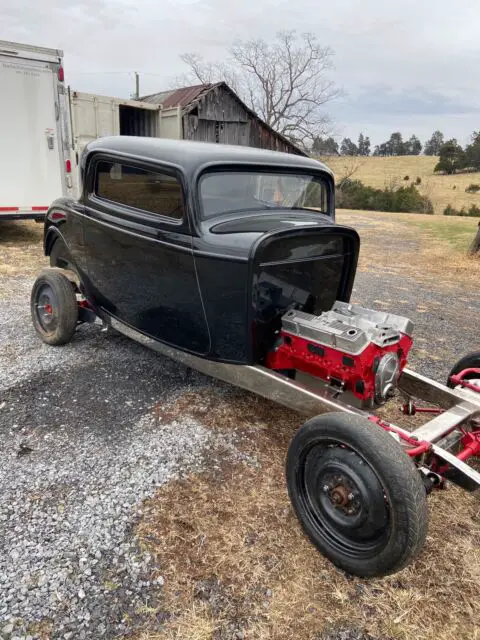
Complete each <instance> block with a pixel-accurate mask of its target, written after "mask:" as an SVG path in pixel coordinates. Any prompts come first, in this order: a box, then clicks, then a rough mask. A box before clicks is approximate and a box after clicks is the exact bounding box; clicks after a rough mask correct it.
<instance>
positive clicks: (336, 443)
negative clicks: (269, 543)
mask: <svg viewBox="0 0 480 640" xmlns="http://www.w3.org/2000/svg"><path fill="white" fill-rule="evenodd" d="M287 484H288V491H289V494H290V499H291V501H292V505H293V508H294V510H295V512H296V514H297V516H298V518H299V520H300V522H301V524H302V526H303V528H304V530H305V532H306V534H307V535H308V536H309V538H310V539H311V540H312V542H313V544H314V545H315V546H316V547H317V549H318V550H319V551H320V552H321V553H323V554H324V555H325V556H327V558H329V559H330V560H331V561H332V562H333V563H334V564H335V565H337V566H338V567H340V568H341V569H343V570H345V571H347V572H348V573H352V574H355V575H358V576H362V577H371V576H384V575H387V574H389V573H393V572H395V571H398V570H400V569H401V568H403V567H404V566H405V565H407V564H408V563H409V562H410V561H411V560H412V558H413V557H414V556H415V555H416V554H417V553H418V552H419V551H420V550H421V548H422V547H423V544H424V542H425V538H426V534H427V528H428V507H427V497H426V492H425V487H424V484H423V482H422V479H421V476H420V474H419V472H418V470H417V469H416V467H415V465H414V464H413V462H412V461H411V460H410V458H409V457H408V456H407V455H406V454H405V453H404V452H403V451H402V448H401V446H400V445H399V444H398V443H397V442H396V441H395V439H394V438H393V437H392V436H391V435H390V434H389V433H387V432H386V431H384V430H383V429H381V428H380V427H378V426H377V425H375V424H373V423H371V422H369V421H368V420H366V419H364V418H362V417H360V416H353V415H347V414H343V413H330V414H325V415H321V416H316V417H315V418H312V419H311V420H309V421H308V422H306V423H305V424H304V425H303V427H301V429H299V431H298V432H297V433H296V435H295V437H294V438H293V440H292V442H291V444H290V447H289V451H288V455H287Z"/></svg>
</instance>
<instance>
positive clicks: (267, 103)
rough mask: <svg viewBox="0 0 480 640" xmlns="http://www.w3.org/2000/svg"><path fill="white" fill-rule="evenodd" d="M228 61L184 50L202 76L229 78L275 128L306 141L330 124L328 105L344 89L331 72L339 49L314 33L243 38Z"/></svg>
mask: <svg viewBox="0 0 480 640" xmlns="http://www.w3.org/2000/svg"><path fill="white" fill-rule="evenodd" d="M229 53H230V59H229V60H228V61H227V62H226V63H220V64H217V63H211V62H207V61H205V60H204V59H203V58H201V56H198V55H196V54H192V53H188V54H184V55H183V56H181V58H182V60H183V62H185V63H186V64H187V65H188V67H189V69H190V72H191V74H192V75H193V76H194V77H195V78H196V79H197V80H198V81H200V82H214V81H219V80H225V81H226V82H227V84H229V85H230V86H232V88H233V89H234V90H235V91H237V92H238V93H239V95H240V97H241V98H242V99H243V100H244V101H245V102H246V103H247V104H248V105H249V106H250V107H251V108H252V109H253V111H255V112H256V113H257V114H258V115H259V116H260V117H261V118H263V120H265V122H267V124H269V125H270V126H271V127H272V128H273V129H275V131H278V132H279V133H281V134H283V135H284V136H286V137H287V138H290V139H291V140H293V141H294V142H297V143H300V144H303V145H305V146H307V145H309V144H311V143H312V142H313V139H314V138H315V137H317V136H322V135H325V133H327V132H328V130H329V119H328V117H327V116H326V115H325V113H324V112H323V110H322V107H324V105H326V104H327V103H328V102H330V101H331V100H333V99H334V98H336V97H338V96H339V95H340V91H339V90H338V89H337V88H336V87H335V85H334V83H333V81H332V80H331V79H330V78H329V77H328V72H329V71H330V70H331V69H332V58H333V52H332V50H331V49H330V48H329V47H323V46H321V45H320V44H319V43H318V42H317V39H316V37H315V36H314V35H312V34H303V35H301V36H298V35H297V34H296V33H295V32H294V31H284V32H280V33H279V34H277V37H276V40H275V41H274V42H273V43H267V42H265V40H247V41H238V42H236V43H235V44H234V45H233V47H232V48H231V49H230V52H229Z"/></svg>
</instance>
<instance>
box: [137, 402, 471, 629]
mask: <svg viewBox="0 0 480 640" xmlns="http://www.w3.org/2000/svg"><path fill="white" fill-rule="evenodd" d="M185 413H187V414H191V415H192V416H193V417H194V418H196V419H197V420H198V421H200V422H201V423H202V424H204V425H206V426H208V427H210V428H211V429H218V430H220V431H222V432H224V433H226V432H227V433H232V432H233V433H234V434H235V435H236V437H237V438H238V439H239V445H238V446H239V447H240V448H241V449H243V450H244V451H245V452H246V453H247V454H248V455H249V460H250V463H246V462H240V461H232V460H230V461H229V462H223V463H221V462H218V459H214V460H213V461H212V464H211V466H210V468H211V471H210V472H208V473H204V474H202V475H200V476H196V477H190V478H188V479H184V480H182V481H179V482H176V483H172V484H169V485H167V486H166V487H164V488H163V489H161V490H160V491H159V492H158V493H157V495H156V496H155V497H154V498H153V499H151V500H149V501H148V502H147V503H146V504H145V508H144V514H143V517H142V519H141V521H140V523H139V524H138V527H137V534H138V536H139V537H140V540H141V541H142V544H143V545H145V547H147V548H148V550H149V551H150V552H151V553H153V554H154V556H155V557H156V560H157V562H158V565H159V567H160V568H161V572H162V575H164V577H165V587H164V596H165V603H164V606H165V608H166V609H167V610H168V612H169V613H170V616H171V617H170V619H169V621H168V622H167V623H166V624H165V625H164V626H163V627H159V625H158V624H155V623H154V622H152V628H151V629H150V630H148V631H145V632H144V633H143V634H141V635H140V636H138V638H139V640H160V639H166V640H168V639H172V640H173V639H174V638H189V639H191V638H194V639H198V640H207V639H209V640H210V639H215V640H224V639H227V638H235V637H245V638H255V639H259V640H263V639H267V638H272V639H278V640H284V639H285V640H287V639H291V638H302V639H304V638H305V639H312V640H313V639H315V638H316V639H320V638H322V634H323V633H324V631H325V630H328V629H335V628H336V629H338V628H349V629H351V628H352V627H353V628H357V629H362V630H365V631H367V632H369V633H371V634H375V636H377V637H380V636H381V637H388V638H399V639H410V638H418V639H419V640H429V639H434V638H435V640H447V639H448V640H450V639H451V638H459V639H461V638H464V639H465V640H466V639H467V638H468V639H469V640H478V639H479V638H480V631H479V628H478V619H479V615H480V603H479V600H478V586H479V584H480V524H479V510H480V506H479V503H478V502H477V501H475V500H474V498H472V496H470V495H467V494H465V493H462V492H461V491H459V490H457V489H453V490H451V491H450V492H446V493H444V494H442V495H435V496H433V497H432V498H431V506H432V510H431V526H430V535H429V538H428V541H427V545H426V548H425V551H424V553H423V554H422V556H421V557H420V558H419V559H418V560H417V561H416V562H415V563H414V564H413V565H411V566H410V567H409V568H407V569H405V570H404V571H402V572H401V573H399V574H396V575H394V576H391V577H388V578H386V579H383V580H370V581H366V580H360V579H357V578H351V577H347V576H345V575H344V574H342V573H341V572H339V571H337V570H336V569H335V568H334V567H333V566H332V565H331V564H330V563H329V562H328V561H326V560H325V559H324V558H323V557H322V556H320V555H319V554H318V553H317V552H316V550H315V549H314V547H313V546H312V545H311V544H310V543H309V542H308V541H307V540H306V539H305V537H304V536H303V534H302V532H301V530H300V527H299V525H298V523H297V521H296V519H295V517H294V515H293V513H292V510H291V508H290V505H289V501H288V497H287V493H286V489H285V482H284V457H285V453H286V449H287V446H288V442H289V440H290V438H291V436H292V433H293V429H294V428H295V427H296V426H298V423H299V419H298V416H296V415H295V414H292V413H290V412H289V411H287V410H284V409H281V408H278V406H275V405H273V404H271V403H268V402H266V401H264V400H261V399H258V398H255V397H253V396H250V395H247V394H244V393H241V392H235V391H232V392H229V393H227V394H225V392H224V391H222V390H221V389H218V390H208V391H205V392H204V393H202V394H189V395H187V396H184V397H183V398H181V399H180V400H178V401H177V402H176V403H175V404H173V405H172V406H171V407H169V408H168V410H167V412H166V415H165V416H164V419H165V420H167V421H169V420H172V419H174V418H175V417H180V416H184V415H185ZM221 458H222V456H220V459H221ZM252 461H253V462H252ZM452 513H454V514H455V516H454V517H452ZM239 631H240V632H241V634H243V636H242V635H241V634H240V635H236V634H237V633H238V632H239ZM336 637H340V636H336Z"/></svg>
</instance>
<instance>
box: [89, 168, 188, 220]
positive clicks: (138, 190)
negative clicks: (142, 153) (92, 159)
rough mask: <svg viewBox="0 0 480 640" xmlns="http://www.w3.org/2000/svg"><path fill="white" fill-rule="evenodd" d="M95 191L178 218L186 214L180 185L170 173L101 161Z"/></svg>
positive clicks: (106, 196) (134, 206) (136, 207)
mask: <svg viewBox="0 0 480 640" xmlns="http://www.w3.org/2000/svg"><path fill="white" fill-rule="evenodd" d="M95 193H96V195H97V196H98V197H99V198H102V199H104V200H109V201H110V202H115V203H117V204H121V205H126V206H127V207H133V208H134V209H141V210H142V211H148V212H149V213H156V214H159V215H162V216H167V217H168V218H173V219H175V220H181V219H182V217H183V196H182V187H181V184H180V182H179V181H178V180H177V179H176V178H175V177H174V176H171V175H169V174H168V173H162V172H159V171H147V170H146V169H141V168H139V167H134V166H132V165H129V164H124V163H121V162H106V161H103V160H102V161H101V162H99V163H98V164H97V174H96V182H95Z"/></svg>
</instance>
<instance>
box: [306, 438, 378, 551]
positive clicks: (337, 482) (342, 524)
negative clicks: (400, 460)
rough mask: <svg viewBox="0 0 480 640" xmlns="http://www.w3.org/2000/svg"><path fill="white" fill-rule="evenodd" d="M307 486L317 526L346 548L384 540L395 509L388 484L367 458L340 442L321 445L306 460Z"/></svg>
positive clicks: (372, 545)
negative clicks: (390, 509)
mask: <svg viewBox="0 0 480 640" xmlns="http://www.w3.org/2000/svg"><path fill="white" fill-rule="evenodd" d="M304 469H305V474H304V490H305V498H306V500H307V502H308V503H309V512H310V517H311V518H312V521H314V522H315V527H316V528H317V529H318V531H319V532H321V534H322V535H323V536H324V537H325V538H328V540H329V543H330V544H333V545H335V546H337V547H341V548H342V549H343V552H344V553H345V552H347V553H350V554H353V555H355V554H358V553H360V554H363V553H365V552H368V553H370V552H373V550H374V549H378V548H379V545H380V546H381V545H383V544H384V540H385V536H386V535H387V531H388V526H389V512H388V506H387V502H386V499H385V495H384V491H383V488H382V485H381V484H380V482H379V480H378V478H377V476H376V475H375V473H374V472H373V470H372V469H371V467H370V466H369V465H367V464H366V463H365V461H364V460H363V458H361V457H360V456H359V455H357V454H356V453H355V452H354V451H352V450H349V449H346V448H344V447H340V446H325V445H323V446H320V445H319V446H315V447H313V448H312V450H311V451H310V452H309V453H308V455H307V457H306V460H305V467H304Z"/></svg>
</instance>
